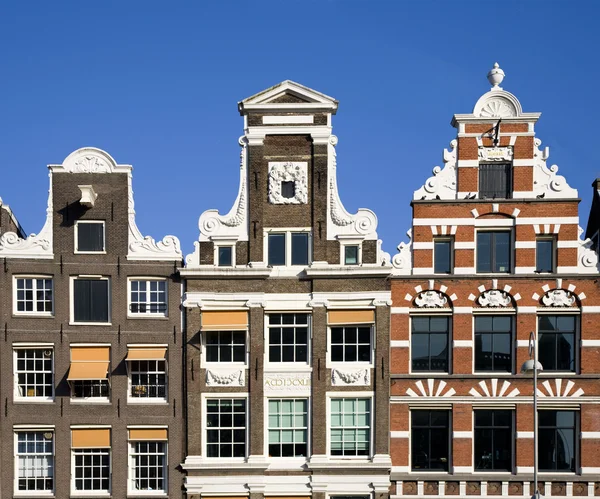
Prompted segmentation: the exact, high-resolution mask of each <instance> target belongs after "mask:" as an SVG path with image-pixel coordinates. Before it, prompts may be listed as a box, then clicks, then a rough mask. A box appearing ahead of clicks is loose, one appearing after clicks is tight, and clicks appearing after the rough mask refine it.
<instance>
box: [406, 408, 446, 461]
mask: <svg viewBox="0 0 600 499" xmlns="http://www.w3.org/2000/svg"><path fill="white" fill-rule="evenodd" d="M411 439H412V449H411V450H412V469H413V470H448V456H449V412H448V411H425V410H423V411H421V410H415V411H412V412H411Z"/></svg>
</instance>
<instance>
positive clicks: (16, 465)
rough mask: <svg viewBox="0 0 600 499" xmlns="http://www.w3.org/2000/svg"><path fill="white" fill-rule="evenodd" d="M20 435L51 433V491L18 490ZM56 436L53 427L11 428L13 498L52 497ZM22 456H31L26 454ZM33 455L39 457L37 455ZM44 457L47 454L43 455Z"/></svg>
mask: <svg viewBox="0 0 600 499" xmlns="http://www.w3.org/2000/svg"><path fill="white" fill-rule="evenodd" d="M20 433H52V468H53V476H52V485H53V487H52V490H37V489H35V490H19V456H20V455H21V454H19V434H20ZM55 442H56V435H55V432H54V426H51V427H48V426H43V427H36V426H31V427H30V426H27V427H25V426H23V427H21V426H18V427H13V445H14V447H13V448H14V473H13V496H15V497H30V496H34V497H40V496H48V497H54V494H55V491H56V445H55ZM23 455H31V454H28V453H27V452H26V453H24V454H23ZM33 455H39V454H37V453H35V454H33ZM43 455H44V456H47V455H48V454H46V453H43Z"/></svg>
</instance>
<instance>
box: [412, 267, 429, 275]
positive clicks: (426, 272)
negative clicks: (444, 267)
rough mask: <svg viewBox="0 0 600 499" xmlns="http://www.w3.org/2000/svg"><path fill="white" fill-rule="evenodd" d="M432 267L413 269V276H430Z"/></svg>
mask: <svg viewBox="0 0 600 499" xmlns="http://www.w3.org/2000/svg"><path fill="white" fill-rule="evenodd" d="M431 274H433V267H413V275H431Z"/></svg>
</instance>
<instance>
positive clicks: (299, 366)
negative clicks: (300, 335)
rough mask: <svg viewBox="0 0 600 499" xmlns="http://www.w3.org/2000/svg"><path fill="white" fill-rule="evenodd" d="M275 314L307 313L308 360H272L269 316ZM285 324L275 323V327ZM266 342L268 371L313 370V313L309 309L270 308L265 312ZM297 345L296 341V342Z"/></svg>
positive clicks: (266, 365) (266, 368)
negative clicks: (282, 309)
mask: <svg viewBox="0 0 600 499" xmlns="http://www.w3.org/2000/svg"><path fill="white" fill-rule="evenodd" d="M274 314H304V315H307V316H308V318H307V324H306V327H307V329H308V332H307V335H306V362H283V361H281V362H272V361H271V359H270V355H269V348H270V346H271V344H270V341H269V329H270V324H269V316H270V315H274ZM285 326H286V325H285V324H273V327H280V328H283V327H285ZM289 326H293V327H296V326H303V325H300V324H289ZM264 344H265V359H264V363H265V370H267V371H269V370H270V371H290V372H291V371H294V372H297V371H311V370H312V314H311V313H310V312H309V311H308V310H293V311H289V310H288V311H284V312H283V311H277V310H269V311H267V312H265V314H264ZM294 345H296V343H294Z"/></svg>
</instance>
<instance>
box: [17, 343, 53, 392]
mask: <svg viewBox="0 0 600 499" xmlns="http://www.w3.org/2000/svg"><path fill="white" fill-rule="evenodd" d="M53 354H54V352H53V350H52V347H43V348H15V350H14V358H15V384H16V387H15V388H16V390H15V398H16V399H27V400H36V401H43V400H53V399H54V365H53V358H54V355H53Z"/></svg>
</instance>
